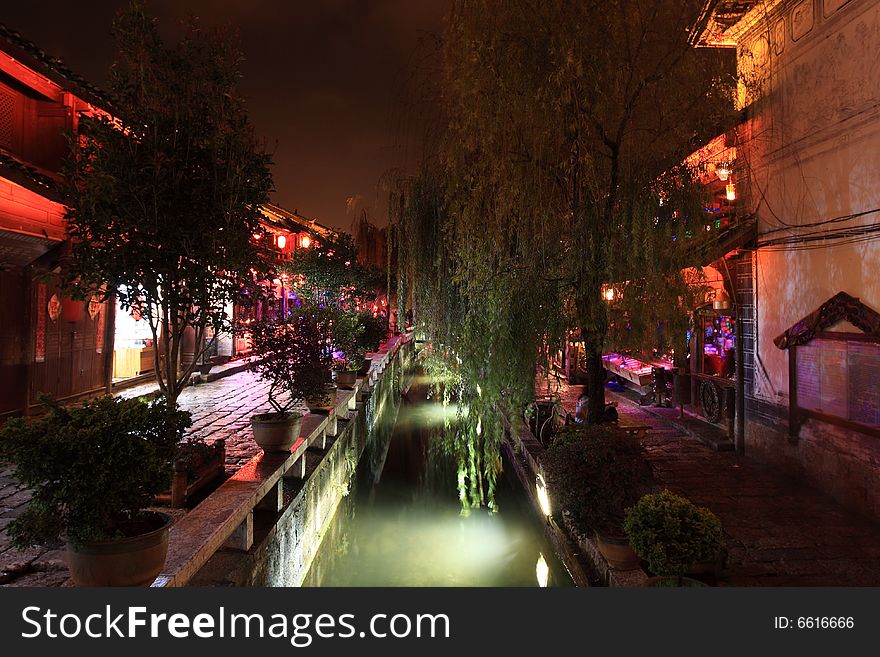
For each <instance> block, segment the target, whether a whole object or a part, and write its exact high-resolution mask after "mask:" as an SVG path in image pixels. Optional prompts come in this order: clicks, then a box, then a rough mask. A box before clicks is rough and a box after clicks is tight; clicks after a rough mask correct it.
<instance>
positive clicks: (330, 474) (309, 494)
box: [192, 342, 413, 586]
mask: <svg viewBox="0 0 880 657" xmlns="http://www.w3.org/2000/svg"><path fill="white" fill-rule="evenodd" d="M412 354H413V343H412V342H408V343H406V344H404V345H403V346H402V347H401V348H400V350H399V351H398V352H397V354H396V355H395V357H393V358H392V359H390V361H389V362H388V364H387V365H386V367H385V370H384V372H383V373H382V374H381V375H379V377H378V379H377V381H376V383H375V385H374V386H373V388H372V390H371V391H370V392H369V393H365V394H364V396H363V397H362V398H361V400H359V401H358V403H357V410H356V411H354V412H352V413H351V414H350V417H349V420H348V421H347V422H345V421H343V420H340V421H339V433H338V435H337V436H336V437H335V438H332V439H331V438H328V439H327V443H326V445H325V446H324V448H323V449H321V448H320V447H321V446H320V445H319V446H316V448H315V449H309V451H308V452H307V453H306V456H305V458H306V466H305V477H304V479H297V480H291V481H285V489H286V492H285V506H284V508H283V510H282V511H281V512H280V514H278V515H277V517H274V518H271V519H269V521H268V522H266V520H265V519H264V524H269V525H270V526H269V527H264V528H263V529H262V530H261V529H260V528H259V527H258V525H259V524H260V520H259V518H257V517H255V522H254V525H255V527H254V535H255V541H254V546H253V547H252V548H251V549H250V550H249V551H248V552H247V553H241V552H234V551H231V550H223V551H220V552H218V553H217V554H216V555H215V556H214V557H213V558H212V559H211V560H210V561H209V562H208V563H207V564H206V565H205V567H204V568H203V569H202V571H200V572H199V574H198V575H197V577H196V578H195V579H194V580H193V581H192V584H194V585H206V584H210V585H224V584H225V585H233V586H300V585H302V584H303V582H304V581H305V580H306V577H307V575H308V573H309V570H310V568H311V567H312V563H313V560H314V558H315V555H316V553H317V552H318V548H319V547H320V546H321V544H322V542H323V540H324V539H325V538H327V535H328V531H329V532H330V533H331V538H330V539H329V540H333V539H332V531H333V529H332V528H333V527H334V523H333V520H334V517H335V515H336V513H337V510H338V509H339V508H340V505H341V503H342V502H343V501H344V500H345V499H346V497H347V495H348V493H349V491H350V488H351V484H352V478H353V476H354V474H355V470H356V468H357V464H358V462H359V461H360V458H361V456H362V454H363V453H364V449H365V447H366V445H367V444H368V442H370V441H372V440H377V439H380V438H381V436H382V435H384V432H386V431H387V430H388V429H389V427H390V425H392V424H393V422H394V419H395V417H396V415H397V408H398V406H399V403H400V393H399V386H400V383H401V379H402V377H403V376H404V374H405V373H407V372H409V370H410V368H411V365H412ZM299 468H300V466H299V464H297V465H295V466H294V468H293V469H294V470H298V469H299ZM343 508H344V505H343Z"/></svg>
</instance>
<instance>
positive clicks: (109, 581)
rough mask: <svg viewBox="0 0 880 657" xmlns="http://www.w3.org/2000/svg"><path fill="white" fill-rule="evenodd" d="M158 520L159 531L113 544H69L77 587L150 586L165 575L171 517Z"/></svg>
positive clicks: (69, 558) (69, 561) (68, 548)
mask: <svg viewBox="0 0 880 657" xmlns="http://www.w3.org/2000/svg"><path fill="white" fill-rule="evenodd" d="M148 513H149V515H150V516H155V517H156V524H157V525H159V526H158V527H157V528H156V529H153V530H152V531H149V532H147V533H144V534H139V535H137V536H132V537H129V538H122V539H118V540H113V541H98V542H95V543H86V544H84V545H74V544H73V543H70V542H68V543H67V565H68V568H69V569H70V576H71V577H72V578H73V581H74V583H75V584H76V585H77V586H149V585H150V584H152V583H153V581H154V580H155V579H156V576H157V575H159V573H160V572H162V567H163V566H164V565H165V556H166V555H167V554H168V528H169V527H170V526H171V521H172V518H171V516H169V515H167V514H165V513H159V512H155V511H152V512H148Z"/></svg>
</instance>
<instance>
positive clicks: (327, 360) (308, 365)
mask: <svg viewBox="0 0 880 657" xmlns="http://www.w3.org/2000/svg"><path fill="white" fill-rule="evenodd" d="M247 330H248V332H249V335H250V339H251V347H252V349H253V353H254V355H255V356H257V360H256V362H255V365H254V368H255V369H256V371H257V373H258V374H259V375H260V377H261V378H262V379H263V380H265V381H268V382H269V384H270V385H269V403H270V404H271V405H272V407H273V408H274V409H275V410H277V411H279V412H284V411H288V410H289V409H290V408H291V407H292V406H293V405H294V404H296V403H297V402H298V401H301V400H304V399H319V400H320V399H324V398H325V394H326V393H325V386H326V385H328V384H330V383H332V381H333V378H332V375H331V368H332V365H333V359H332V355H331V352H330V348H329V344H328V342H329V341H328V336H329V335H330V315H329V314H328V313H327V312H326V311H325V310H324V309H322V308H320V307H318V306H317V305H315V304H313V303H306V302H302V303H301V304H300V305H299V306H297V307H295V308H293V309H292V312H291V314H290V315H289V316H287V317H284V318H281V317H276V316H273V315H272V314H267V315H266V316H265V317H263V318H262V319H259V320H257V321H255V322H253V323H251V324H249V325H248V327H247Z"/></svg>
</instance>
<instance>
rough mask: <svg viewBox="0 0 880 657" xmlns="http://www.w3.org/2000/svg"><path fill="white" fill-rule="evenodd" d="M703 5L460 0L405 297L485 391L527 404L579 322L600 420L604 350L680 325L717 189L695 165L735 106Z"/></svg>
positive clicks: (415, 213) (411, 216) (410, 188)
mask: <svg viewBox="0 0 880 657" xmlns="http://www.w3.org/2000/svg"><path fill="white" fill-rule="evenodd" d="M702 7H703V3H701V2H698V1H697V0H688V1H686V2H671V1H670V0H651V1H649V2H635V0H621V1H619V2H615V3H613V6H609V5H608V3H607V2H604V1H600V0H586V1H584V2H577V3H571V2H564V1H562V0H551V1H549V2H542V3H537V4H535V3H529V2H525V1H524V0H510V1H508V2H503V3H502V2H496V1H493V0H462V1H459V2H456V3H455V7H454V9H453V11H452V13H451V15H450V20H449V23H448V27H447V30H446V32H445V34H444V37H443V45H442V47H443V54H444V59H443V82H442V93H441V99H440V100H441V102H442V103H443V109H444V111H445V114H446V116H447V117H448V124H447V130H446V132H445V133H444V134H443V135H442V139H440V140H438V142H439V143H440V144H442V145H441V147H440V148H439V151H438V152H437V153H435V154H432V157H431V158H429V159H428V160H427V161H426V163H425V167H424V171H423V173H422V174H421V175H420V176H419V177H417V178H415V179H410V180H406V181H403V182H402V183H401V186H400V190H399V192H398V193H399V194H400V195H401V197H402V208H401V210H400V212H399V217H397V218H396V221H397V232H398V234H399V249H400V259H399V263H400V269H399V279H398V280H399V284H400V288H399V292H400V294H401V296H400V305H401V308H403V307H404V306H405V305H406V304H410V305H411V307H412V308H414V309H415V311H416V317H417V319H418V322H419V328H420V330H421V331H422V332H423V333H424V334H425V335H426V336H427V337H428V338H429V339H434V340H437V341H438V342H441V343H442V344H444V345H449V346H451V347H452V348H453V349H454V350H455V351H456V352H457V353H458V356H459V357H460V358H461V359H462V360H463V361H464V363H465V365H464V367H465V368H466V369H468V370H469V372H468V375H469V376H470V375H475V376H479V377H480V380H484V379H485V378H487V377H488V378H489V379H490V380H491V382H492V383H491V385H489V386H488V388H490V389H492V390H500V389H505V390H508V391H509V394H510V399H511V400H515V401H517V402H524V401H526V400H527V399H528V397H529V396H530V388H531V384H532V378H533V374H534V364H535V360H536V358H540V356H539V354H541V353H547V352H546V351H541V350H542V347H543V346H544V345H545V344H546V345H549V346H550V347H551V348H552V347H553V346H554V345H556V344H559V343H560V342H561V340H562V339H563V338H564V337H565V336H566V334H567V333H568V332H569V331H577V332H579V333H580V335H581V337H582V339H583V340H584V342H585V346H586V351H587V356H588V368H589V370H590V374H591V378H590V381H589V386H590V417H591V418H592V419H597V418H598V417H600V415H601V413H602V411H603V410H604V409H603V403H602V402H603V395H604V389H603V388H602V376H601V374H602V369H601V361H600V360H599V356H600V355H601V353H602V351H603V349H604V348H606V347H607V346H609V345H613V346H618V347H628V348H631V349H636V350H647V351H650V349H651V348H652V347H657V348H663V349H666V348H668V347H669V345H670V344H671V343H674V342H675V341H676V340H677V339H679V338H680V334H681V333H683V331H682V330H681V328H682V325H683V323H684V319H683V318H684V316H685V315H686V312H687V311H688V310H690V309H691V308H690V307H689V306H688V302H689V290H690V289H691V288H690V286H689V281H687V280H685V279H684V278H683V277H682V276H680V275H678V274H677V272H680V271H681V270H682V269H683V268H685V267H688V266H690V265H692V264H695V261H696V260H697V257H696V250H695V249H691V248H689V247H687V246H686V245H687V244H688V243H689V241H688V239H687V238H688V235H690V234H694V232H695V231H693V230H692V228H693V226H694V225H695V224H699V225H701V224H702V218H703V212H704V211H703V206H704V203H703V196H704V193H703V191H702V189H701V188H700V186H699V185H698V184H697V183H698V181H697V180H696V179H695V177H694V175H693V172H692V171H691V170H690V169H689V168H688V167H687V166H684V165H682V162H683V161H684V160H685V158H686V157H687V156H688V155H690V153H691V152H693V151H694V150H695V148H696V147H697V146H699V145H700V144H702V143H704V142H705V141H707V140H708V138H711V137H714V136H715V135H717V134H718V133H719V132H720V131H721V130H722V129H723V126H724V125H726V122H727V121H729V120H731V118H732V117H733V116H734V113H733V104H732V97H733V94H732V92H733V78H732V77H731V76H726V75H725V73H726V71H727V70H728V67H726V66H725V63H724V61H723V57H724V56H723V55H720V54H718V53H716V52H712V51H709V50H708V49H699V50H698V49H695V48H693V46H692V40H693V35H694V31H693V30H692V29H691V28H692V26H693V25H694V24H695V23H696V21H697V19H698V17H699V16H700V11H701V9H702ZM632 44H639V47H631V46H632ZM608 283H615V284H618V283H621V284H625V286H626V290H625V293H624V295H623V297H622V300H621V302H620V303H618V304H616V305H614V306H609V304H607V303H605V301H604V300H603V299H602V296H601V290H602V286H603V285H605V284H608ZM646 302H648V303H649V305H647V306H646V305H645V303H646ZM609 327H611V329H612V330H611V331H610V332H609Z"/></svg>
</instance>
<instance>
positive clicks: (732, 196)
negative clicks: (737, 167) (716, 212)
mask: <svg viewBox="0 0 880 657" xmlns="http://www.w3.org/2000/svg"><path fill="white" fill-rule="evenodd" d="M727 200H728V201H735V200H736V187H734V185H733V183H732V182H730V183H727Z"/></svg>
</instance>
